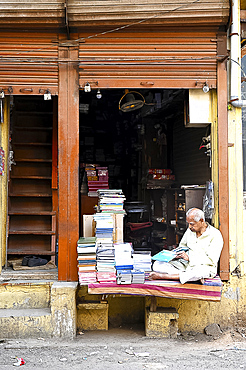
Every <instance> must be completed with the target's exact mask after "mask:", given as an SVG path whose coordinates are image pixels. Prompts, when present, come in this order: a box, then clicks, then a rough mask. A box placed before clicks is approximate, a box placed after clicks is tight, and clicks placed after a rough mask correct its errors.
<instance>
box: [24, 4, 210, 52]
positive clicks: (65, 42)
mask: <svg viewBox="0 0 246 370" xmlns="http://www.w3.org/2000/svg"><path fill="white" fill-rule="evenodd" d="M198 2H200V3H201V2H202V1H201V0H194V1H191V2H187V3H185V4H183V5H180V6H178V7H176V8H174V9H170V10H163V11H160V12H158V13H157V14H155V15H152V16H150V17H146V18H142V19H141V20H139V21H137V22H131V23H128V24H126V25H123V26H120V27H116V28H113V29H111V30H108V31H104V32H100V33H95V34H93V35H90V36H87V37H80V38H78V39H75V40H68V41H67V40H66V41H64V42H63V41H62V42H60V43H59V46H67V45H68V43H69V45H71V44H72V43H78V42H83V41H85V40H89V39H91V38H94V37H98V36H102V35H106V34H108V33H113V32H117V31H120V30H123V29H125V28H129V27H132V26H136V25H139V24H142V23H144V22H147V21H149V20H151V19H155V18H157V17H158V16H159V15H161V14H168V13H173V12H176V11H177V10H180V9H184V8H186V7H187V6H190V5H194V4H196V3H198ZM205 2H206V1H205ZM57 42H58V41H57V40H56V41H55V43H56V44H55V45H54V44H53V45H50V47H57ZM41 50H45V48H39V49H36V50H35V51H41ZM25 52H26V53H31V52H33V50H26V51H25Z"/></svg>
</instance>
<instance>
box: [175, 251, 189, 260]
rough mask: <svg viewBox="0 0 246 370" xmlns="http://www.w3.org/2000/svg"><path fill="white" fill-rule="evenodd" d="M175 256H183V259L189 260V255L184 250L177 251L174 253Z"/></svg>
mask: <svg viewBox="0 0 246 370" xmlns="http://www.w3.org/2000/svg"><path fill="white" fill-rule="evenodd" d="M175 258H183V259H184V260H186V261H189V256H188V254H187V253H185V252H178V253H176V257H175Z"/></svg>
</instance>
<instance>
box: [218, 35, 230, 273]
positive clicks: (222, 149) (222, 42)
mask: <svg viewBox="0 0 246 370" xmlns="http://www.w3.org/2000/svg"><path fill="white" fill-rule="evenodd" d="M217 41H218V46H217V54H218V57H219V58H223V56H224V57H225V56H226V54H227V48H226V34H221V35H218V38H217ZM221 60H222V61H218V65H217V97H218V179H219V184H218V187H219V228H220V231H221V233H222V235H223V239H224V247H223V250H222V253H221V257H220V277H221V279H222V280H228V279H229V179H228V112H227V104H228V101H227V58H226V59H224V60H223V59H221Z"/></svg>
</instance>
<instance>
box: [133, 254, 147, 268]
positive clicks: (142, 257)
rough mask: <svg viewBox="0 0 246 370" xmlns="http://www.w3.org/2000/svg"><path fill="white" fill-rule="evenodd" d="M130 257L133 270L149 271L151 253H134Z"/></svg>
mask: <svg viewBox="0 0 246 370" xmlns="http://www.w3.org/2000/svg"><path fill="white" fill-rule="evenodd" d="M132 257H133V269H134V270H143V271H151V252H148V251H142V252H139V253H136V252H135V253H133V255H132Z"/></svg>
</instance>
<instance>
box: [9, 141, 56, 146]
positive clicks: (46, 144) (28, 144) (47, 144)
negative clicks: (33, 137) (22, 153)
mask: <svg viewBox="0 0 246 370" xmlns="http://www.w3.org/2000/svg"><path fill="white" fill-rule="evenodd" d="M12 145H22V146H52V144H51V143H14V142H12Z"/></svg>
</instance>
